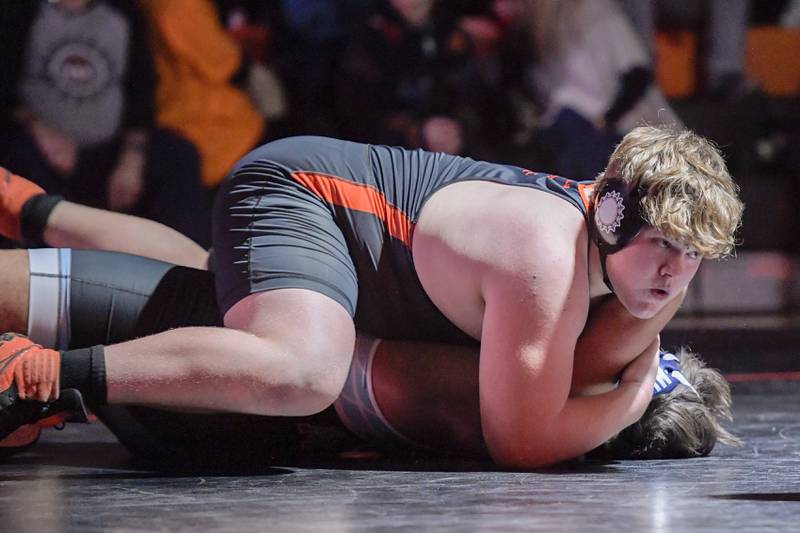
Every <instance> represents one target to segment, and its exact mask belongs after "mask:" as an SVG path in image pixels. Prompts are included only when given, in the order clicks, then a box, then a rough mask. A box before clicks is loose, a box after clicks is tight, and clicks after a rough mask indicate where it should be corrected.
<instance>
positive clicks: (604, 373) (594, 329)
mask: <svg viewBox="0 0 800 533" xmlns="http://www.w3.org/2000/svg"><path fill="white" fill-rule="evenodd" d="M685 295H686V293H685V292H683V293H681V294H679V295H678V296H676V297H675V298H674V299H673V300H672V301H671V302H669V303H668V304H667V305H666V306H665V307H664V308H663V309H662V310H661V311H660V312H659V313H658V314H656V315H655V316H654V317H653V318H650V319H647V320H642V319H639V318H636V317H634V316H633V315H631V314H630V313H629V312H628V311H627V310H626V309H625V307H624V306H623V305H622V303H620V301H619V300H618V299H617V298H614V297H609V298H608V299H607V300H606V301H604V302H602V303H601V304H600V305H599V306H598V307H597V308H596V309H593V310H592V312H591V314H590V316H589V320H588V322H587V324H586V327H585V328H584V330H583V332H582V333H581V335H580V337H579V338H578V343H577V345H576V348H575V363H574V367H573V372H572V394H581V393H584V392H586V391H587V390H589V389H592V388H593V387H596V386H600V387H603V386H606V385H608V386H610V385H612V384H613V383H614V382H616V381H617V379H618V378H619V375H620V373H621V372H622V370H623V369H624V368H625V367H626V366H627V365H628V364H629V363H630V362H631V361H633V360H634V359H635V358H636V357H637V356H638V355H639V354H640V353H642V351H643V350H644V349H645V348H647V346H649V344H650V343H651V342H653V339H655V338H656V336H657V335H658V334H659V333H660V332H661V330H663V329H664V327H665V326H666V325H667V323H668V322H669V321H670V320H671V319H672V317H673V316H674V315H675V313H676V312H677V311H678V308H679V307H680V305H681V303H682V302H683V299H684V297H685Z"/></svg>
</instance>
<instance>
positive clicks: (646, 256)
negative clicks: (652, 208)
mask: <svg viewBox="0 0 800 533" xmlns="http://www.w3.org/2000/svg"><path fill="white" fill-rule="evenodd" d="M702 259H703V258H702V256H701V255H700V253H699V252H697V250H695V249H694V248H691V247H687V246H685V245H683V244H681V243H679V242H677V241H674V240H672V239H668V238H667V237H666V236H664V234H663V233H661V232H660V231H658V230H657V229H654V228H645V229H643V230H642V232H641V233H639V235H638V236H637V237H636V238H635V239H633V240H632V241H631V243H630V244H629V245H628V246H626V247H625V248H623V249H622V250H620V251H619V252H617V253H615V254H611V255H609V256H608V258H607V259H606V269H607V270H608V277H609V279H610V280H611V284H612V285H613V286H614V292H615V293H616V295H617V298H619V300H620V302H622V305H624V306H625V308H626V309H628V311H630V313H631V314H632V315H633V316H635V317H637V318H643V319H647V318H651V317H652V316H653V315H655V314H656V313H658V312H659V311H660V310H661V309H662V308H663V307H664V306H665V305H666V304H667V303H668V302H669V301H670V300H672V299H673V298H675V297H676V296H677V295H678V294H679V293H681V292H682V291H683V290H684V289H686V287H688V286H689V282H690V281H692V278H694V275H695V274H696V273H697V269H698V268H699V267H700V263H701V261H702Z"/></svg>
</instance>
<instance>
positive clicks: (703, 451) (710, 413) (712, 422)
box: [596, 348, 742, 459]
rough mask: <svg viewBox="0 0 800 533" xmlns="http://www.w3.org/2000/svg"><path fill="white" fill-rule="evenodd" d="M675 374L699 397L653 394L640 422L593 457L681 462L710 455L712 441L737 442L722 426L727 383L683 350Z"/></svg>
mask: <svg viewBox="0 0 800 533" xmlns="http://www.w3.org/2000/svg"><path fill="white" fill-rule="evenodd" d="M677 355H678V357H679V358H680V362H681V372H682V373H683V374H684V375H685V376H686V378H687V379H688V380H689V383H691V384H692V386H694V388H695V389H696V390H697V393H698V394H699V397H698V395H697V394H695V393H694V392H693V391H692V390H691V389H690V388H689V387H686V386H682V385H681V386H678V387H676V388H675V389H673V390H672V391H671V392H669V393H667V394H663V395H659V396H655V397H654V398H653V400H652V401H651V402H650V405H649V406H648V407H647V411H645V413H644V415H643V416H642V418H640V419H639V421H637V422H636V423H634V424H633V425H631V426H628V427H627V428H625V429H624V430H622V431H621V432H620V433H619V434H617V435H616V436H615V437H612V438H611V439H609V441H608V442H606V443H605V444H604V445H603V446H601V447H600V448H599V449H598V450H596V451H597V452H598V455H600V456H602V457H606V458H614V459H681V458H687V457H702V456H706V455H708V454H709V453H711V450H713V449H714V445H715V444H716V443H717V442H721V443H722V444H727V445H729V446H739V445H741V444H742V441H741V440H740V439H739V438H737V437H736V436H735V435H733V434H732V433H730V432H729V431H727V430H726V429H725V428H724V427H722V424H721V421H722V420H732V416H731V391H730V386H729V385H728V382H727V381H726V380H725V378H724V377H722V375H721V374H720V373H719V372H717V371H716V370H714V369H712V368H708V367H707V366H706V364H705V363H704V362H703V361H701V360H700V359H699V358H698V357H697V355H695V354H693V353H692V352H690V351H689V350H688V349H686V348H682V349H681V350H679V351H678V353H677Z"/></svg>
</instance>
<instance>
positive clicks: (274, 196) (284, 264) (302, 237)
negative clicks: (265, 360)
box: [213, 161, 358, 364]
mask: <svg viewBox="0 0 800 533" xmlns="http://www.w3.org/2000/svg"><path fill="white" fill-rule="evenodd" d="M213 252H214V269H215V273H216V285H217V296H218V301H219V304H220V307H221V310H222V312H223V313H224V317H225V325H226V326H228V327H231V328H235V329H240V330H244V331H249V332H251V333H254V334H255V335H258V336H259V337H262V338H264V339H268V340H270V341H275V342H279V343H281V347H283V348H285V349H286V350H288V351H290V352H292V353H297V354H299V355H301V356H303V357H309V358H311V359H315V358H317V357H320V358H325V357H327V358H328V359H327V362H328V364H330V363H331V362H332V360H331V359H330V357H335V358H336V359H341V360H342V361H344V362H345V363H349V357H350V355H351V353H352V348H353V344H354V339H355V332H354V326H353V320H352V317H353V315H354V314H355V308H356V303H357V298H358V282H357V277H356V271H355V266H354V264H353V260H352V258H351V257H350V254H349V248H348V243H347V242H346V240H345V237H344V235H343V233H342V231H341V229H340V228H339V227H338V226H337V224H336V220H335V219H334V214H333V212H332V210H331V209H330V207H329V206H328V205H327V204H325V203H324V202H323V201H322V200H321V199H320V198H319V197H317V196H316V195H315V194H314V193H312V192H311V191H309V190H308V189H306V188H305V187H303V186H302V185H300V184H299V183H297V182H296V181H295V180H294V179H293V178H292V173H291V170H290V169H287V168H285V167H283V166H281V165H279V164H276V163H272V162H270V161H258V162H254V163H252V164H250V165H248V166H246V167H244V168H243V169H240V171H239V172H238V173H237V174H236V175H234V176H233V177H232V178H231V180H229V181H228V182H227V183H226V184H225V185H224V186H223V187H222V189H221V191H220V195H219V196H218V198H217V204H216V208H215V212H214V247H213Z"/></svg>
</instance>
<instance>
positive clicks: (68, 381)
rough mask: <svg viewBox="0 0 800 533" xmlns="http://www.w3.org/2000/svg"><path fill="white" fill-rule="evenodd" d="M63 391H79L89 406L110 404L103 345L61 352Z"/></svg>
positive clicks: (61, 383) (61, 384)
mask: <svg viewBox="0 0 800 533" xmlns="http://www.w3.org/2000/svg"><path fill="white" fill-rule="evenodd" d="M60 386H61V389H78V390H79V391H80V392H81V394H83V396H84V398H85V399H86V403H88V404H89V405H105V404H106V403H107V402H108V387H107V386H106V356H105V351H104V349H103V345H97V346H92V347H91V348H81V349H78V350H66V351H64V352H61V381H60Z"/></svg>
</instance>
